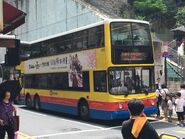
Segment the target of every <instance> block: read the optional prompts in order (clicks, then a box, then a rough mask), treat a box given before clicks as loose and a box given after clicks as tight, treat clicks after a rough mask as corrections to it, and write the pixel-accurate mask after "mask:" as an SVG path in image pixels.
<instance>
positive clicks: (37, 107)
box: [34, 96, 40, 111]
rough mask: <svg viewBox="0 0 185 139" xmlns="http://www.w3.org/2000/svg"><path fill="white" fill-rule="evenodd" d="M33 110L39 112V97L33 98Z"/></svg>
mask: <svg viewBox="0 0 185 139" xmlns="http://www.w3.org/2000/svg"><path fill="white" fill-rule="evenodd" d="M34 109H35V110H36V111H39V110H40V98H39V96H35V99H34Z"/></svg>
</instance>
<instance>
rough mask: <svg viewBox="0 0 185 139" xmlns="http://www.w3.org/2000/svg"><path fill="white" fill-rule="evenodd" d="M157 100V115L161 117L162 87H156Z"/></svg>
mask: <svg viewBox="0 0 185 139" xmlns="http://www.w3.org/2000/svg"><path fill="white" fill-rule="evenodd" d="M155 92H156V102H157V113H156V114H157V117H156V118H160V117H161V114H160V104H161V99H162V97H161V91H160V89H156V91H155Z"/></svg>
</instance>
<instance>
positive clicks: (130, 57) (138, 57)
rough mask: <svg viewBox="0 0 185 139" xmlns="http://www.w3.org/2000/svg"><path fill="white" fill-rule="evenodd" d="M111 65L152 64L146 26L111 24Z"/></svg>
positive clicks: (149, 39)
mask: <svg viewBox="0 0 185 139" xmlns="http://www.w3.org/2000/svg"><path fill="white" fill-rule="evenodd" d="M111 40H112V63H114V64H124V63H153V49H152V41H151V37H150V29H149V25H148V24H143V23H128V22H115V23H111Z"/></svg>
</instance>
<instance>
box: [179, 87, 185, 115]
mask: <svg viewBox="0 0 185 139" xmlns="http://www.w3.org/2000/svg"><path fill="white" fill-rule="evenodd" d="M180 87H181V89H180V91H179V92H180V93H181V98H182V99H184V117H185V84H181V86H180Z"/></svg>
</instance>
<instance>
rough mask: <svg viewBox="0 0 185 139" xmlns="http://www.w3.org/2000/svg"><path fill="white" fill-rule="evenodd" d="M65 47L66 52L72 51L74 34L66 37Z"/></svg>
mask: <svg viewBox="0 0 185 139" xmlns="http://www.w3.org/2000/svg"><path fill="white" fill-rule="evenodd" d="M64 45H65V50H66V51H70V50H72V34H69V35H66V36H64Z"/></svg>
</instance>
